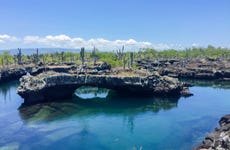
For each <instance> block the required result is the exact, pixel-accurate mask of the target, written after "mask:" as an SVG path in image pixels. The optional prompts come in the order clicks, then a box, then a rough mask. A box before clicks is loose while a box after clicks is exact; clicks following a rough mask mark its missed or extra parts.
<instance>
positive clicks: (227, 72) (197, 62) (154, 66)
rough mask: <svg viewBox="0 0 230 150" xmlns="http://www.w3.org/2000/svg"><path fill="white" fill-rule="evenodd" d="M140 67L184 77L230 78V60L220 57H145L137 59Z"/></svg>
mask: <svg viewBox="0 0 230 150" xmlns="http://www.w3.org/2000/svg"><path fill="white" fill-rule="evenodd" d="M136 63H137V66H138V67H139V68H144V69H147V70H149V71H157V72H159V74H160V75H167V76H170V77H175V78H183V79H202V80H212V79H218V80H230V60H220V59H164V60H150V59H146V60H145V59H143V60H138V61H136Z"/></svg>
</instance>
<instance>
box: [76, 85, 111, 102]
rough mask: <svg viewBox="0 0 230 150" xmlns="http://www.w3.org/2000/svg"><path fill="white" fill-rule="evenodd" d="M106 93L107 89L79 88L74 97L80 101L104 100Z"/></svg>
mask: <svg viewBox="0 0 230 150" xmlns="http://www.w3.org/2000/svg"><path fill="white" fill-rule="evenodd" d="M108 93H109V89H105V88H98V87H90V86H81V87H79V88H78V89H77V90H76V91H75V95H76V96H78V97H79V98H82V99H91V98H106V97H107V96H108Z"/></svg>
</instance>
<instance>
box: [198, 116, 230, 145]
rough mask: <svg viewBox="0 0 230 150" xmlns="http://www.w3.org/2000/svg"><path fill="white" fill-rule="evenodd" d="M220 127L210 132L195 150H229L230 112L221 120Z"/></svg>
mask: <svg viewBox="0 0 230 150" xmlns="http://www.w3.org/2000/svg"><path fill="white" fill-rule="evenodd" d="M219 124H220V127H219V128H216V129H215V131H213V132H212V133H209V134H208V135H207V136H206V137H205V139H204V141H203V142H202V144H201V145H199V146H198V147H196V148H194V150H229V149H230V114H228V115H225V116H223V117H222V118H221V119H220V121H219Z"/></svg>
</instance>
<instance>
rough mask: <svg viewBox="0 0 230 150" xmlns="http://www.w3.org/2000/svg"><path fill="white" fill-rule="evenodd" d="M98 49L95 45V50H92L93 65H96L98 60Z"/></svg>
mask: <svg viewBox="0 0 230 150" xmlns="http://www.w3.org/2000/svg"><path fill="white" fill-rule="evenodd" d="M96 51H97V49H96V48H95V47H93V52H92V56H93V65H94V66H95V65H96V62H97V54H96Z"/></svg>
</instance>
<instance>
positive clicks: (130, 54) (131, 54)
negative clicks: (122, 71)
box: [129, 52, 133, 69]
mask: <svg viewBox="0 0 230 150" xmlns="http://www.w3.org/2000/svg"><path fill="white" fill-rule="evenodd" d="M132 68H133V52H130V53H129V69H132Z"/></svg>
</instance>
